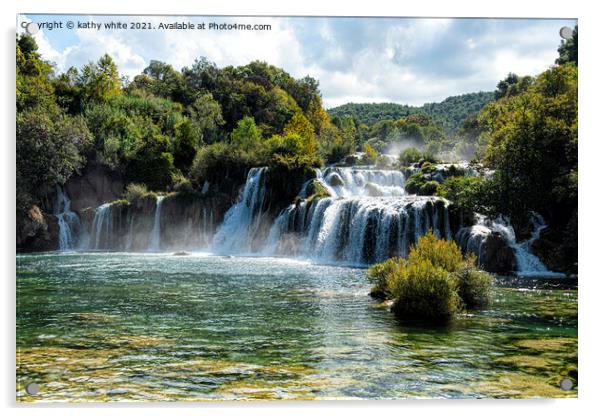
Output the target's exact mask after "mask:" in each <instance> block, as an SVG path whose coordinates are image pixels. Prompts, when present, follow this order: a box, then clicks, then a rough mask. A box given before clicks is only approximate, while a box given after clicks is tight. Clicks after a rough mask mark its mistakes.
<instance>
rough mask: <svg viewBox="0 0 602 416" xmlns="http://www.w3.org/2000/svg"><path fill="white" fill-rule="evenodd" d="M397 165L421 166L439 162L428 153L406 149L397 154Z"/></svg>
mask: <svg viewBox="0 0 602 416" xmlns="http://www.w3.org/2000/svg"><path fill="white" fill-rule="evenodd" d="M398 160H399V163H400V164H401V165H402V166H409V165H412V164H414V163H419V164H420V165H422V164H423V163H424V162H429V163H439V160H438V159H437V158H436V157H435V156H434V155H433V154H432V153H430V152H422V151H420V150H419V149H417V148H415V147H408V148H407V149H405V150H404V151H402V152H401V153H400V154H399V157H398Z"/></svg>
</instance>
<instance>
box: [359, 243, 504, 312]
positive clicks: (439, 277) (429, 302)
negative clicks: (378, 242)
mask: <svg viewBox="0 0 602 416" xmlns="http://www.w3.org/2000/svg"><path fill="white" fill-rule="evenodd" d="M368 279H369V280H370V281H371V282H372V284H373V287H372V290H371V295H372V296H374V297H376V298H380V299H389V300H393V301H394V302H393V307H392V310H393V312H394V313H395V314H396V315H397V316H398V317H400V318H405V319H407V318H411V319H427V320H431V321H445V320H448V319H450V318H452V317H453V316H454V315H455V314H456V313H458V312H459V311H461V310H462V308H477V307H484V306H487V305H488V304H489V302H490V299H491V285H492V280H493V279H492V277H491V275H489V274H488V273H486V272H483V271H480V270H477V269H476V267H475V265H474V257H469V258H463V257H462V253H461V251H460V248H459V247H458V245H457V244H456V243H455V242H453V241H448V240H442V239H437V238H436V237H435V236H434V235H433V233H432V232H429V233H428V234H426V235H424V236H422V237H421V238H420V239H419V240H418V243H417V244H416V245H415V246H413V247H412V248H411V249H410V253H409V255H408V258H407V259H402V258H391V259H388V260H386V261H384V262H382V263H379V264H375V265H373V266H372V267H370V269H368Z"/></svg>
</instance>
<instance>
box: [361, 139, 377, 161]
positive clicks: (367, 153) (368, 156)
mask: <svg viewBox="0 0 602 416" xmlns="http://www.w3.org/2000/svg"><path fill="white" fill-rule="evenodd" d="M377 159H378V152H377V151H376V149H374V147H372V146H370V145H369V144H368V143H366V144H364V155H363V156H362V163H363V164H365V165H373V164H375V163H376V160H377Z"/></svg>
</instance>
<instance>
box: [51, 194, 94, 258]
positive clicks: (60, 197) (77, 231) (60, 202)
mask: <svg viewBox="0 0 602 416" xmlns="http://www.w3.org/2000/svg"><path fill="white" fill-rule="evenodd" d="M54 215H55V216H56V218H57V219H58V225H59V250H61V251H66V250H74V249H77V248H80V247H81V246H84V245H86V239H87V238H86V237H87V233H86V230H85V228H84V227H83V226H82V223H81V220H80V218H79V215H77V214H76V213H75V212H73V211H71V200H70V199H69V197H68V196H67V194H66V193H65V191H64V190H63V188H62V187H61V186H58V185H57V187H56V203H55V206H54Z"/></svg>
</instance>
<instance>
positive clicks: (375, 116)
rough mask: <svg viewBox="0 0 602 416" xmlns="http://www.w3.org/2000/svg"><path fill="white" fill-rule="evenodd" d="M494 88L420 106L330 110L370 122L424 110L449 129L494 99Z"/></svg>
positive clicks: (375, 105)
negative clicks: (489, 90)
mask: <svg viewBox="0 0 602 416" xmlns="http://www.w3.org/2000/svg"><path fill="white" fill-rule="evenodd" d="M493 98H494V97H493V92H483V91H481V92H475V93H469V94H462V95H457V96H453V97H448V98H446V99H445V100H443V101H442V102H440V103H427V104H424V105H422V106H420V107H415V106H409V105H404V104H395V103H372V104H354V103H349V104H344V105H341V106H339V107H334V108H331V109H329V110H328V113H329V114H330V115H331V116H335V115H338V116H344V115H351V116H352V117H354V118H355V119H357V120H358V121H359V122H360V123H364V124H367V125H368V126H371V125H373V124H374V123H376V122H378V121H381V120H397V119H400V118H402V117H407V116H408V115H410V114H415V113H424V114H427V115H428V116H430V117H431V118H432V119H433V121H435V122H437V123H438V124H441V125H442V127H443V128H444V130H445V132H446V133H452V132H454V131H455V130H457V129H458V128H459V127H460V126H461V125H462V122H463V121H464V120H465V119H466V117H468V116H469V115H471V114H472V113H476V112H478V111H480V110H481V108H483V106H485V104H487V103H489V102H490V101H492V100H493Z"/></svg>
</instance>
